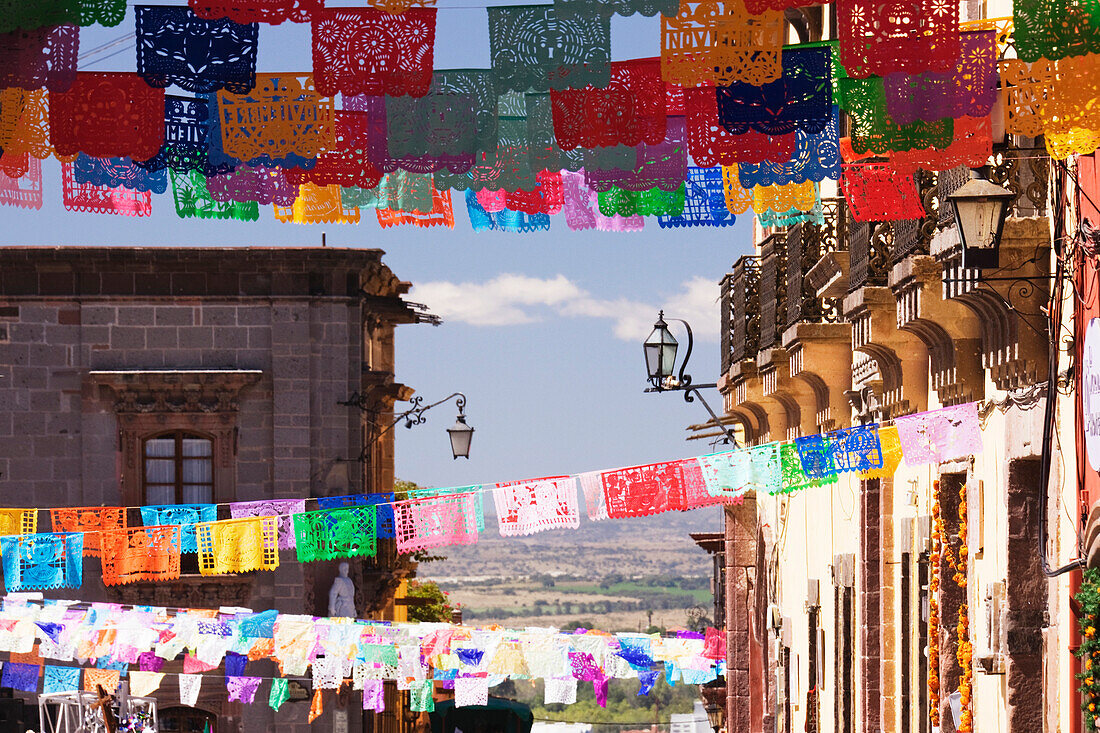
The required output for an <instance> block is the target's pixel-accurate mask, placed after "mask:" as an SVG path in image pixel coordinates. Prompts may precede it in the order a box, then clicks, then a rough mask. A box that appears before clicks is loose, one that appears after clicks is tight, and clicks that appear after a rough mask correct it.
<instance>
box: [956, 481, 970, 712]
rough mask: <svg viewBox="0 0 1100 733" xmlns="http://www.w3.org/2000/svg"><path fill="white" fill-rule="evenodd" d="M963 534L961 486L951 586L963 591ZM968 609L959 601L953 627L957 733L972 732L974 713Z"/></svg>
mask: <svg viewBox="0 0 1100 733" xmlns="http://www.w3.org/2000/svg"><path fill="white" fill-rule="evenodd" d="M966 533H967V526H966V484H965V483H964V484H963V485H962V486H960V487H959V553H958V561H957V562H956V563H954V564H953V566H952V567H953V568H954V569H955V583H956V584H957V585H958V586H959V587H960V588H963V589H965V588H966V573H967V557H968V553H969V548H968V547H967V544H966V537H967V535H966ZM968 610H969V609H968V604H967V603H966V601H963V603H962V604H961V605H960V606H959V623H958V625H957V626H956V627H955V634H956V636H955V638H956V640H957V646H956V649H955V659H957V660H958V662H959V670H960V671H959V702H960V703H961V705H962V714H961V715H960V716H959V728H958V733H970V732H971V731H972V730H973V729H974V713H973V711H972V710H971V708H970V692H971V680H972V679H973V676H974V669H973V666H974V665H973V661H974V646H973V645H972V644H971V643H970V619H969V617H968V615H967V613H968Z"/></svg>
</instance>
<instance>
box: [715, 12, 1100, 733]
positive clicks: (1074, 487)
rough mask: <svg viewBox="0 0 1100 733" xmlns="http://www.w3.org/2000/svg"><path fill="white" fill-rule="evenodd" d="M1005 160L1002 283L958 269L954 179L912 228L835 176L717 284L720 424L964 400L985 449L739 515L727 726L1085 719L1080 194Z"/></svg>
mask: <svg viewBox="0 0 1100 733" xmlns="http://www.w3.org/2000/svg"><path fill="white" fill-rule="evenodd" d="M994 5H1000V4H994ZM1007 7H1008V10H1007V12H1001V13H999V15H1011V8H1010V6H1007ZM1000 9H1002V10H1004V9H1005V8H1000ZM996 10H997V8H995V7H990V8H985V9H982V8H978V7H977V6H974V5H973V4H971V5H970V6H967V5H965V4H964V6H963V20H964V21H968V22H970V23H971V25H969V26H966V27H969V28H981V27H994V26H995V25H996V23H993V22H989V23H985V24H984V25H983V21H981V20H980V18H979V17H978V16H977V15H976V13H978V12H986V13H988V15H989V16H994V15H998V13H997V12H996ZM968 15H969V17H968ZM983 17H985V16H983ZM823 28H824V31H825V34H826V36H827V35H828V32H829V25H828V22H826V23H824V25H823ZM803 40H815V39H814V38H809V39H803ZM993 153H994V154H993V157H992V158H991V160H990V163H991V165H990V166H989V169H988V171H987V172H986V173H987V174H988V176H989V177H990V179H991V180H993V181H994V182H995V183H998V184H999V185H1002V186H1004V187H1006V188H1008V189H1009V190H1011V191H1012V192H1013V193H1014V194H1015V196H1014V199H1013V200H1012V203H1011V209H1010V213H1009V218H1008V220H1007V222H1006V224H1005V227H1004V231H1003V234H1002V237H1001V240H1000V257H1001V262H1000V264H1001V267H1000V269H998V270H997V271H995V272H993V271H984V272H979V271H976V270H968V269H965V268H963V267H962V264H961V259H960V256H961V244H960V240H959V234H958V231H957V230H956V227H955V224H954V220H953V212H952V208H951V207H952V205H951V204H950V203H948V199H947V196H948V195H949V194H950V193H952V192H953V191H955V190H957V189H958V188H959V187H960V186H962V185H963V183H965V182H966V181H967V180H968V179H969V177H970V175H971V171H970V170H969V169H967V168H965V167H960V168H956V169H952V170H947V171H942V172H939V173H934V172H924V171H919V172H918V175H917V181H918V186H919V190H920V194H921V198H922V203H923V205H924V208H925V216H924V217H922V218H920V219H913V220H906V221H892V222H855V221H854V220H853V217H852V216H851V214H850V212H849V211H848V210H847V207H846V205H845V202H844V199H843V197H842V196H841V195H840V194H839V193H838V192H837V191H836V188H835V186H831V185H830V184H829V182H824V183H823V184H822V190H821V194H822V204H823V213H824V223H823V224H821V225H817V224H813V223H808V222H807V223H801V224H796V225H793V226H789V227H785V228H773V229H761V228H760V227H759V226H757V228H756V230H755V231H754V238H753V251H752V254H750V255H748V256H745V257H741V258H740V259H738V260H737V262H736V263H735V264H734V266H733V268H732V270H731V272H730V273H729V274H727V275H726V277H725V278H724V279H723V280H722V282H721V285H720V288H721V302H722V324H721V334H722V340H723V343H722V364H721V371H720V376H719V379H718V383H719V389H720V391H721V392H722V395H723V398H724V408H725V415H724V417H723V422H725V423H726V424H728V425H732V426H734V427H735V429H736V430H737V431H738V432H739V433H740V434H741V435H743V437H744V440H745V442H746V443H747V444H748V445H761V444H764V443H768V442H770V441H777V440H791V439H794V438H797V437H799V436H803V435H810V434H816V433H821V432H826V431H829V430H833V429H837V428H843V427H849V426H851V425H858V424H860V422H863V421H884V422H888V421H889V420H891V419H893V418H896V417H899V416H903V415H910V414H913V413H917V412H922V411H925V410H933V409H936V408H938V407H942V406H950V405H957V404H963V403H968V402H973V401H978V402H979V415H980V419H981V423H982V428H983V436H984V449H983V450H982V451H981V452H980V453H976V454H974V455H971V456H968V457H967V458H966V459H965V460H958V461H951V462H947V463H942V464H939V465H934V466H915V467H914V466H907V465H906V464H905V463H902V464H901V466H900V467H899V469H898V470H897V471H896V472H895V473H894V474H893V475H892V476H891V477H889V478H882V477H880V478H863V479H861V478H860V477H859V475H858V474H842V475H841V476H840V477H839V481H838V482H837V483H836V484H835V485H832V486H826V487H820V488H816V489H807V490H804V491H802V492H799V493H796V494H793V495H777V496H770V495H767V494H763V493H755V494H753V493H750V495H749V496H748V497H747V498H746V501H745V502H744V503H743V504H742V505H740V506H735V507H730V508H728V509H727V510H726V529H725V537H726V548H725V563H726V569H725V577H726V581H725V583H726V586H725V603H726V614H725V617H726V630H727V634H728V659H727V674H726V679H725V683H726V689H725V695H726V718H725V723H724V727H725V729H726V730H727V731H728V732H729V733H763V732H764V731H781V732H787V733H789V732H790V731H806V732H807V733H824V732H826V731H828V732H830V733H832V732H834V731H835V732H836V733H878V732H880V731H882V732H884V733H932V732H933V731H936V733H940V732H942V733H954V731H956V730H957V729H958V728H957V725H956V721H955V716H954V714H953V712H952V705H951V696H952V693H955V692H960V697H962V696H963V695H962V693H964V692H968V694H969V698H970V699H969V705H968V706H964V709H969V711H970V713H971V715H972V718H973V720H972V725H971V728H970V730H973V731H978V732H984V731H1006V732H1017V731H1019V732H1024V731H1027V732H1028V733H1031V732H1033V731H1067V732H1069V731H1080V730H1082V716H1081V714H1080V711H1079V707H1080V697H1079V695H1078V693H1077V691H1076V688H1077V684H1078V683H1077V681H1076V680H1075V678H1074V675H1075V674H1076V673H1077V672H1079V671H1080V669H1081V667H1080V664H1079V662H1078V661H1077V660H1076V659H1075V658H1074V657H1073V655H1072V654H1071V650H1072V649H1073V648H1074V647H1075V645H1076V644H1077V643H1078V637H1077V635H1076V624H1077V622H1076V619H1075V617H1074V613H1073V605H1072V601H1071V598H1072V595H1073V593H1074V592H1075V589H1076V588H1077V586H1078V584H1079V583H1080V569H1079V567H1078V565H1079V564H1080V563H1081V562H1083V560H1084V559H1085V558H1084V556H1083V555H1082V554H1081V550H1080V547H1079V538H1084V541H1085V542H1086V543H1093V545H1095V546H1096V547H1100V540H1096V539H1095V538H1097V537H1100V480H1097V479H1096V477H1095V473H1096V472H1095V470H1093V469H1089V468H1088V466H1087V464H1086V465H1082V463H1081V458H1080V456H1079V455H1078V451H1076V450H1075V449H1074V446H1073V443H1074V439H1075V435H1079V433H1077V432H1075V423H1074V420H1075V408H1076V406H1075V399H1074V397H1072V396H1066V395H1072V392H1073V379H1075V378H1077V377H1075V373H1074V361H1075V360H1074V342H1075V340H1076V339H1080V338H1081V337H1082V336H1083V334H1082V333H1081V332H1080V331H1074V325H1073V324H1074V310H1075V304H1076V300H1075V297H1074V295H1073V290H1072V289H1070V288H1069V286H1068V285H1067V286H1066V288H1065V289H1063V290H1062V291H1061V295H1060V297H1059V293H1058V291H1057V290H1055V288H1056V282H1055V279H1056V276H1058V275H1059V272H1060V271H1059V259H1060V258H1061V257H1064V256H1065V253H1066V251H1067V250H1066V249H1065V248H1063V243H1065V242H1069V241H1071V240H1073V241H1077V240H1074V238H1075V236H1076V235H1077V234H1078V232H1079V227H1080V222H1081V219H1082V217H1083V216H1084V214H1085V213H1087V211H1086V208H1087V207H1086V206H1085V205H1084V204H1080V203H1079V200H1081V193H1082V188H1081V187H1079V186H1078V184H1079V183H1080V186H1085V185H1086V181H1084V179H1083V178H1082V177H1081V176H1079V175H1078V172H1079V171H1075V170H1073V169H1072V168H1071V169H1070V170H1068V171H1067V170H1066V169H1064V168H1062V167H1061V166H1059V165H1056V164H1055V163H1054V162H1053V161H1051V160H1050V159H1049V158H1048V157H1047V152H1046V149H1045V146H1044V143H1043V140H1042V139H1030V138H1023V137H1019V136H1012V135H1007V136H1006V135H1004V134H1003V132H1002V133H1001V134H1000V135H999V136H997V135H995V139H994V151H993ZM1082 160H1084V161H1085V162H1084V163H1081V164H1080V171H1093V172H1095V170H1096V169H1095V165H1094V163H1093V162H1092V161H1091V159H1089V160H1085V158H1084V157H1083V158H1082ZM1095 178H1096V177H1095V175H1093V176H1092V178H1091V179H1090V180H1091V181H1092V184H1091V185H1093V188H1094V189H1095V190H1098V191H1100V187H1097V186H1095V184H1096V182H1097V181H1096V180H1094V179H1095ZM1092 200H1094V201H1100V196H1098V195H1096V194H1092ZM1094 216H1095V219H1094V221H1098V222H1100V211H1098V212H1096V213H1095V214H1094ZM983 275H984V276H985V278H984V279H983V277H982V276H983ZM1089 277H1090V278H1091V279H1090V280H1089V282H1090V283H1094V282H1095V280H1096V273H1095V271H1092V272H1091V273H1089ZM1062 282H1063V283H1064V282H1067V281H1066V280H1064V279H1063V280H1062ZM1090 287H1092V291H1091V292H1094V291H1095V286H1094V285H1092V286H1090ZM1052 295H1053V296H1054V297H1053V298H1052ZM1094 300H1095V298H1094ZM1048 301H1052V302H1053V304H1054V305H1053V306H1050V307H1048ZM1092 307H1093V309H1094V310H1095V311H1096V313H1095V314H1094V315H1096V316H1100V304H1097V303H1095V302H1094V303H1093V305H1092ZM1048 315H1049V317H1050V319H1052V320H1051V321H1049V322H1048ZM1050 323H1052V324H1053V326H1051V325H1049V324H1050ZM1079 346H1080V345H1079V344H1077V347H1078V358H1079V357H1080V352H1079ZM1048 395H1050V396H1055V395H1058V399H1056V400H1055V402H1054V404H1053V405H1048V400H1049V399H1051V397H1048ZM1048 407H1049V411H1048ZM1077 427H1078V428H1079V427H1080V426H1079V425H1078V426H1077ZM694 428H696V429H697V434H696V437H709V436H717V435H718V434H717V432H716V431H715V430H714V429H713V428H714V425H713V422H712V423H710V424H708V425H702V426H694ZM1086 474H1087V477H1089V489H1090V491H1089V492H1086V493H1085V494H1083V495H1081V497H1080V499H1081V500H1080V501H1079V500H1078V491H1079V489H1080V488H1081V487H1082V486H1083V485H1084V484H1083V483H1082V482H1083V481H1085V478H1082V477H1083V476H1086ZM1090 507H1091V511H1092V519H1091V520H1089V519H1088V516H1089V511H1090ZM934 511H938V513H939V518H940V521H939V522H937V521H936V519H935V517H934ZM963 538H965V541H963ZM1040 547H1041V548H1042V555H1043V556H1045V557H1041V553H1040ZM948 550H950V551H948ZM1092 555H1093V556H1094V557H1093V559H1092V560H1091V562H1092V564H1097V563H1100V551H1094V552H1093V553H1092ZM1044 560H1045V563H1046V566H1047V567H1046V568H1044ZM1067 565H1068V566H1071V567H1070V568H1069V569H1070V572H1063V573H1061V574H1058V575H1055V576H1049V577H1048V575H1047V573H1046V572H1044V570H1045V569H1058V568H1061V567H1065V566H1067ZM1075 568H1076V569H1075ZM960 632H961V633H962V635H963V638H961V639H960ZM960 641H961V642H964V644H963V645H961V646H960ZM965 644H970V645H971V647H972V652H971V653H966V650H967V647H966V646H965ZM960 649H962V651H963V653H960ZM937 681H938V683H937ZM964 717H965V716H964ZM963 725H964V728H965V722H964V723H963Z"/></svg>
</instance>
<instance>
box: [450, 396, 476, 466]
mask: <svg viewBox="0 0 1100 733" xmlns="http://www.w3.org/2000/svg"><path fill="white" fill-rule="evenodd" d="M464 404H465V403H462V402H460V403H459V408H458V417H457V418H455V424H454V427H450V428H447V436H448V437H449V438H450V439H451V453H453V454H454V457H455V459H456V460H457V459H459V458H465V459H466V460H469V459H470V439H471V438H473V437H474V429H473V428H471V427H470V426H469V425H467V424H466V415H464V414H463V413H462V405H464Z"/></svg>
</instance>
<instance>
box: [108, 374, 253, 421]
mask: <svg viewBox="0 0 1100 733" xmlns="http://www.w3.org/2000/svg"><path fill="white" fill-rule="evenodd" d="M262 376H263V372H262V371H261V370H259V369H195V370H176V369H165V370H112V371H93V372H89V373H88V379H89V380H90V382H91V383H92V384H93V385H97V386H99V387H103V388H106V389H109V390H110V391H111V392H112V393H113V394H114V399H115V412H117V413H139V414H140V413H168V412H180V413H217V412H236V411H237V409H238V406H239V397H240V393H241V390H243V389H244V388H245V387H247V386H249V385H251V384H255V383H256V382H258V381H259V380H260V378H261V377H262Z"/></svg>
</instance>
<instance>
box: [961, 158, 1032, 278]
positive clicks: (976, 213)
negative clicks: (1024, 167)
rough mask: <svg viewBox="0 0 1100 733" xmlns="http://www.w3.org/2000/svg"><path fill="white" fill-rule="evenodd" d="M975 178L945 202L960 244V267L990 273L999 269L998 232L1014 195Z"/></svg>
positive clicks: (994, 184) (999, 239)
mask: <svg viewBox="0 0 1100 733" xmlns="http://www.w3.org/2000/svg"><path fill="white" fill-rule="evenodd" d="M974 175H975V177H974V178H971V179H970V180H969V181H967V182H966V183H964V184H963V185H962V186H961V187H960V188H959V189H958V190H956V191H955V192H954V193H950V194H948V195H947V198H948V199H949V200H950V201H951V203H952V204H953V205H954V207H955V227H956V228H957V229H958V230H959V239H960V240H961V241H962V266H963V267H965V268H977V269H991V268H995V267H998V266H999V265H1000V244H1001V230H1002V229H1003V228H1004V224H1005V219H1006V218H1007V217H1008V205H1009V204H1010V203H1011V202H1012V199H1013V198H1015V196H1016V194H1014V193H1012V191H1009V190H1008V189H1006V188H1002V187H1001V186H998V185H997V184H996V183H993V182H992V181H989V180H986V179H985V178H980V177H977V176H978V174H977V173H976V172H975V174H974Z"/></svg>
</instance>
